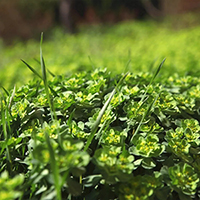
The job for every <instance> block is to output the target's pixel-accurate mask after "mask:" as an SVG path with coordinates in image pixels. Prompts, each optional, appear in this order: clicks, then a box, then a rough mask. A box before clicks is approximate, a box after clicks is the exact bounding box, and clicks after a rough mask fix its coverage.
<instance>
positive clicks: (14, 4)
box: [0, 0, 200, 42]
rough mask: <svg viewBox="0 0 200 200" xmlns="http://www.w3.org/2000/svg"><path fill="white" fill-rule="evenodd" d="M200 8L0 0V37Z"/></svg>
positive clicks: (173, 0) (181, 3) (195, 2)
mask: <svg viewBox="0 0 200 200" xmlns="http://www.w3.org/2000/svg"><path fill="white" fill-rule="evenodd" d="M199 11H200V1H199V0H123V1H121V0H37V1H36V0H28V1H27V0H1V1H0V37H1V38H3V39H4V40H5V41H7V42H9V40H10V41H11V40H12V39H16V38H20V39H29V38H33V37H37V36H38V34H40V33H41V31H43V32H46V31H48V30H50V29H52V28H54V27H55V26H62V27H63V29H65V31H66V32H69V33H75V32H77V31H78V27H79V26H80V25H83V24H87V25H88V24H102V23H104V24H109V23H110V24H113V23H118V22H120V21H125V20H144V19H147V18H153V19H155V20H162V19H163V18H164V17H167V16H174V15H178V14H183V13H188V12H196V13H197V12H199Z"/></svg>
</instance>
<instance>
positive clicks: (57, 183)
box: [40, 33, 62, 200]
mask: <svg viewBox="0 0 200 200" xmlns="http://www.w3.org/2000/svg"><path fill="white" fill-rule="evenodd" d="M42 42H43V33H42V34H41V40H40V63H41V68H42V79H43V82H44V87H45V92H46V95H47V100H48V103H49V107H50V110H51V118H52V120H54V118H55V120H56V118H57V117H56V113H55V111H54V110H53V103H52V101H51V98H50V93H49V87H48V81H47V75H46V67H45V62H44V58H43V54H42ZM45 138H46V143H47V146H48V151H49V154H50V163H51V169H52V172H53V177H54V185H55V188H56V197H57V200H62V197H61V184H60V175H59V169H58V165H57V162H56V159H55V152H54V150H53V147H52V145H51V141H50V138H49V135H48V133H47V132H46V131H45Z"/></svg>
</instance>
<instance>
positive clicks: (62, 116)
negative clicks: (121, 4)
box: [0, 40, 200, 200]
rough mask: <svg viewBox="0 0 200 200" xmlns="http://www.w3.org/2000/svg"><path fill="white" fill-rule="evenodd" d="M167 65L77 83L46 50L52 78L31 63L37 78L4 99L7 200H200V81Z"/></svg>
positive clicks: (2, 183) (102, 72)
mask: <svg viewBox="0 0 200 200" xmlns="http://www.w3.org/2000/svg"><path fill="white" fill-rule="evenodd" d="M41 43H42V40H41ZM164 61H165V60H163V61H162V62H161V64H160V65H159V67H158V68H157V69H156V70H155V72H154V73H137V74H133V73H129V72H128V73H124V74H121V75H115V76H113V75H112V74H111V73H109V71H107V70H106V69H93V70H91V71H84V72H81V73H76V74H74V75H72V76H70V77H66V76H64V75H63V76H61V75H59V76H55V75H54V74H52V73H51V72H50V71H48V70H47V69H46V66H45V62H44V59H43V55H42V49H40V64H41V68H42V73H39V72H38V71H36V70H35V69H34V68H33V67H32V66H30V65H29V64H28V63H27V62H26V61H23V62H24V64H25V65H26V66H27V67H28V68H29V69H30V70H31V71H32V72H33V73H34V74H35V75H36V76H37V79H34V80H31V81H30V82H29V83H28V84H25V85H23V86H21V87H19V88H16V87H14V89H12V90H9V91H8V90H6V89H5V88H2V90H1V106H0V111H1V116H0V119H1V121H0V146H1V149H0V188H1V190H0V199H1V200H7V199H9V200H11V199H32V200H34V199H41V200H47V199H48V200H49V199H58V200H61V199H69V200H70V199H85V200H94V199H119V200H132V199H133V200H138V199H144V200H148V199H149V200H151V199H152V200H156V199H163V200H168V199H181V200H191V199H199V188H200V187H199V186H200V181H199V177H200V167H199V166H200V165H199V164H200V163H199V153H200V148H199V144H200V138H199V136H200V125H199V120H200V118H199V105H200V92H199V88H200V80H199V77H197V76H195V75H193V76H190V75H187V76H178V75H172V76H170V77H168V78H163V77H162V75H161V74H160V76H159V72H160V70H162V69H161V68H162V66H163V64H164ZM128 64H129V63H128Z"/></svg>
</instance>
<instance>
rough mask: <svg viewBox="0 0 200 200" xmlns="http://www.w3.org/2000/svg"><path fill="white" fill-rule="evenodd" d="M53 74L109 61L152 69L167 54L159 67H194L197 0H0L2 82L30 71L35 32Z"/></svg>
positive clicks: (35, 54)
mask: <svg viewBox="0 0 200 200" xmlns="http://www.w3.org/2000/svg"><path fill="white" fill-rule="evenodd" d="M41 32H44V43H43V54H44V57H45V62H46V65H47V68H48V69H49V70H50V71H52V72H53V73H55V74H59V73H64V74H66V75H70V74H71V73H75V72H79V71H83V70H88V69H92V68H94V67H106V68H108V70H110V71H111V72H113V73H121V72H123V70H124V68H125V66H126V64H127V62H129V60H131V62H130V64H129V67H128V70H130V71H132V72H141V71H143V72H145V71H146V72H149V71H151V70H152V68H153V67H154V66H155V65H158V63H159V62H161V61H162V59H164V58H165V57H166V58H167V60H166V64H165V69H164V71H163V72H164V73H165V75H166V76H169V75H171V74H172V72H173V73H182V74H186V73H192V72H194V73H198V70H199V67H200V64H199V57H200V42H199V41H200V40H199V39H200V1H199V0H123V1H121V0H37V1H36V0H28V1H27V0H0V38H1V39H0V57H1V61H0V84H1V86H3V87H6V88H10V87H11V88H12V87H13V86H14V84H18V85H19V86H20V85H21V84H23V83H26V82H27V81H29V80H30V79H32V78H33V76H34V75H33V74H32V73H31V71H29V70H28V69H27V67H26V66H25V65H24V64H23V63H22V62H21V60H20V59H23V60H25V61H26V62H27V63H29V64H30V65H31V66H32V67H33V68H35V69H38V70H40V66H39V64H38V60H39V47H40V43H39V41H40V35H41Z"/></svg>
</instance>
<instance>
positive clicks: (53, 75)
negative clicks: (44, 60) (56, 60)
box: [34, 58, 56, 77]
mask: <svg viewBox="0 0 200 200" xmlns="http://www.w3.org/2000/svg"><path fill="white" fill-rule="evenodd" d="M34 60H35V61H36V62H37V63H38V64H39V65H41V63H40V61H39V60H38V59H36V58H34ZM47 71H48V72H49V74H50V75H51V76H52V77H55V76H56V75H55V74H53V73H52V72H51V71H50V70H49V69H47Z"/></svg>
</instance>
